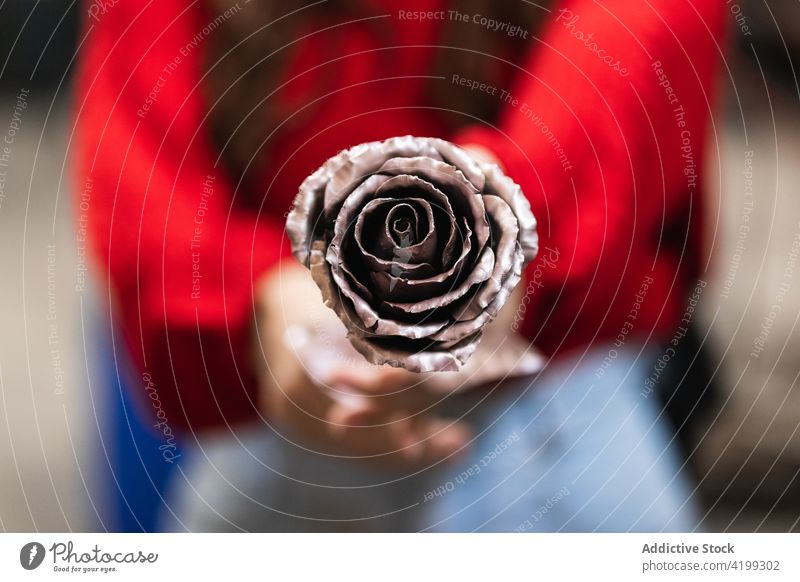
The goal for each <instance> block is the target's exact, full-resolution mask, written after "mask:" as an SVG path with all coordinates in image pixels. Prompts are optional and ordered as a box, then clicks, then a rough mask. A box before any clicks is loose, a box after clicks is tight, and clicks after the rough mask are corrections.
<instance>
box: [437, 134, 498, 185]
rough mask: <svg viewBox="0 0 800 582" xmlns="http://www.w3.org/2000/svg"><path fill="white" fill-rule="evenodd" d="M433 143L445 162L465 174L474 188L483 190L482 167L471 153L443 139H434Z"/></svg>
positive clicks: (484, 180)
mask: <svg viewBox="0 0 800 582" xmlns="http://www.w3.org/2000/svg"><path fill="white" fill-rule="evenodd" d="M433 145H434V147H435V148H436V149H437V150H438V151H439V153H440V154H441V156H442V159H443V160H444V161H445V162H446V163H448V164H450V165H451V166H455V167H456V168H458V169H459V170H460V171H461V172H462V173H463V174H464V176H466V178H467V180H469V181H470V182H471V183H472V185H473V186H475V189H476V190H478V191H479V192H483V188H484V185H485V183H486V178H485V177H484V175H483V169H482V168H481V166H480V164H479V163H478V162H476V161H475V159H474V158H473V157H472V156H471V155H469V154H468V153H467V152H466V151H464V150H463V149H461V148H460V147H458V146H457V145H455V144H452V143H450V142H449V141H444V140H443V139H434V140H433Z"/></svg>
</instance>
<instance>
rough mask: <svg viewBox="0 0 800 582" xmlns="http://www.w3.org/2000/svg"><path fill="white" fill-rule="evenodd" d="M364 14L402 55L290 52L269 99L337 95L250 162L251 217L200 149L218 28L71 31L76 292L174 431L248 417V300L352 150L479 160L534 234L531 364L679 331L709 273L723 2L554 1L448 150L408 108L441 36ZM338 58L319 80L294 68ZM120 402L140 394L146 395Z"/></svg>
mask: <svg viewBox="0 0 800 582" xmlns="http://www.w3.org/2000/svg"><path fill="white" fill-rule="evenodd" d="M376 1H377V0H376ZM378 4H379V5H380V6H383V7H385V10H384V13H385V14H388V15H389V16H388V17H387V20H389V19H391V23H392V26H393V27H394V30H395V31H396V32H397V34H396V37H397V38H398V39H400V43H401V44H403V45H414V46H413V47H411V46H408V47H407V48H403V47H400V48H395V49H392V50H391V58H390V59H388V60H387V59H386V58H381V57H379V53H384V52H385V51H374V52H369V50H368V49H370V48H375V47H376V46H377V44H376V43H378V42H379V40H377V39H376V38H375V36H374V28H373V27H370V26H369V25H367V24H364V23H360V24H359V23H355V24H351V25H348V26H347V27H346V29H345V30H344V31H342V30H339V31H338V32H335V31H331V32H328V33H321V34H317V35H313V36H311V37H309V38H308V39H307V40H306V41H303V44H302V46H301V48H300V50H299V51H298V53H297V56H296V58H295V59H294V60H293V62H292V63H291V65H290V67H289V70H288V71H287V72H286V78H287V79H290V78H292V77H295V76H296V77H297V78H296V79H295V80H294V81H292V82H291V83H290V84H289V85H288V86H287V87H286V90H285V91H286V95H287V96H290V97H291V99H292V100H294V101H297V100H298V99H299V100H300V101H301V102H302V100H303V99H304V98H306V96H308V97H309V98H316V97H319V91H318V87H319V86H320V83H322V81H321V79H322V77H324V79H325V83H328V84H330V83H331V78H333V83H334V87H333V92H330V91H327V90H326V93H328V92H330V94H329V95H328V96H327V97H325V98H324V99H323V101H321V102H320V104H319V105H318V106H316V107H314V109H313V113H312V120H311V121H310V122H309V123H307V124H304V125H302V126H301V127H297V128H293V129H292V131H291V132H288V133H285V134H284V135H281V136H280V137H279V138H277V139H276V140H273V141H272V142H271V143H268V144H267V147H266V149H265V155H266V156H269V164H268V167H269V168H270V173H269V174H268V176H267V177H266V178H265V179H264V184H263V195H264V205H263V211H261V212H258V211H255V210H253V206H252V205H245V204H240V201H239V200H236V199H235V198H236V197H234V195H233V185H232V184H231V182H230V181H229V179H228V177H227V176H226V174H225V172H224V171H223V170H222V169H221V167H218V166H215V162H216V157H217V152H216V151H215V150H214V148H213V147H212V145H211V144H210V141H209V133H208V128H207V119H206V112H207V104H206V103H205V101H204V98H203V92H202V79H201V77H202V75H203V51H204V50H205V49H206V46H207V42H206V40H207V38H208V37H209V35H212V34H214V30H213V29H214V26H213V24H211V25H210V23H213V21H214V19H215V18H217V16H219V15H216V14H210V13H208V12H207V11H206V9H205V8H204V7H203V5H202V4H201V3H199V2H198V1H197V0H194V1H190V2H186V1H184V0H160V1H158V2H153V1H151V2H145V3H137V2H119V3H117V4H114V5H109V6H108V7H107V8H106V9H105V11H104V12H103V13H101V14H95V18H90V19H88V20H87V27H86V39H85V42H84V44H83V47H82V64H81V66H80V71H79V75H78V78H77V92H76V95H77V97H76V102H75V112H76V119H75V128H76V131H77V145H78V147H77V148H76V153H77V162H78V164H77V168H78V172H77V176H76V178H77V182H78V183H79V184H80V188H79V192H82V191H83V185H84V184H85V183H86V181H87V180H91V181H92V189H91V199H90V201H89V204H88V205H87V204H85V202H86V199H85V197H84V198H83V202H84V204H83V205H82V207H81V214H83V215H84V216H83V217H82V219H85V221H86V222H85V223H83V224H86V225H87V226H88V231H89V240H90V244H91V246H92V249H93V251H94V255H95V256H96V258H97V261H96V263H95V265H96V269H95V272H94V273H93V274H94V275H95V278H96V279H99V280H101V281H102V284H103V289H104V291H106V292H107V294H108V297H109V299H110V305H111V306H112V309H111V315H112V318H113V323H114V329H115V330H117V331H118V332H120V333H122V334H123V336H124V338H125V339H126V345H127V346H128V348H129V350H130V353H131V354H132V356H133V359H134V361H135V362H136V364H137V365H138V366H139V368H140V371H141V372H142V374H148V376H145V378H146V379H147V380H148V382H151V383H152V385H153V386H154V388H155V393H157V395H158V398H159V402H160V405H161V408H160V410H162V411H163V412H160V413H159V414H160V415H162V416H166V419H167V420H168V421H169V422H170V423H172V424H174V425H176V426H184V427H187V426H188V427H191V428H192V429H201V428H206V427H212V426H218V425H221V424H224V423H233V422H237V421H241V420H244V419H247V418H249V417H252V416H254V415H255V414H257V409H256V405H255V399H254V393H255V390H256V382H255V378H254V375H253V372H252V370H251V366H250V363H249V360H250V357H251V348H250V345H249V344H250V341H251V338H250V333H251V329H252V325H253V322H254V310H253V304H254V301H253V283H254V281H255V280H256V279H257V278H258V277H260V276H261V275H263V274H264V272H265V271H266V270H267V269H269V268H270V267H271V266H273V265H275V264H276V262H277V261H279V260H281V259H282V258H284V257H286V256H288V244H287V240H286V237H285V233H284V229H283V221H284V216H285V213H286V211H287V210H288V208H289V206H290V204H291V200H292V198H293V196H294V194H295V193H296V191H297V187H298V185H299V184H300V182H301V181H302V179H303V178H304V177H305V176H306V175H307V174H308V173H310V172H311V171H313V170H314V169H315V168H317V167H318V166H319V165H320V164H321V163H322V162H323V161H324V160H325V159H327V158H328V157H329V156H331V155H333V154H335V153H336V152H337V151H339V150H340V149H342V148H345V147H348V146H351V145H354V144H357V143H360V142H363V141H367V140H377V139H384V138H387V137H391V136H395V135H404V134H414V135H421V136H439V137H444V138H446V139H451V140H454V141H458V142H461V143H475V144H479V145H482V146H484V147H486V148H488V149H489V150H491V151H492V152H494V153H495V155H496V156H497V157H498V158H499V159H500V160H501V161H502V163H503V165H504V166H505V169H506V172H507V173H508V174H509V175H510V176H511V177H513V178H514V180H516V181H517V182H518V183H519V184H520V185H521V186H522V188H523V190H524V192H525V193H526V195H527V196H528V197H529V199H530V201H531V204H532V206H533V209H534V212H535V214H536V216H537V218H538V220H539V229H540V237H541V245H542V251H541V253H540V258H539V259H538V260H537V261H534V263H533V264H532V265H531V266H530V267H529V269H528V272H527V281H526V283H525V284H526V288H527V291H528V293H527V297H526V300H525V303H524V305H525V309H524V311H525V320H524V324H523V325H522V328H521V331H522V333H524V334H525V335H526V336H528V337H529V338H531V339H532V340H533V341H534V342H535V343H536V344H537V345H538V346H539V347H540V348H542V349H543V350H544V351H545V352H547V353H548V354H556V353H558V352H560V351H563V350H566V349H569V348H574V347H580V346H585V345H588V344H591V343H594V342H598V341H605V342H608V341H614V339H615V338H617V337H618V336H620V334H621V333H622V334H623V335H624V336H625V338H626V340H625V341H630V339H628V338H630V337H632V336H638V337H640V338H653V337H655V338H658V337H661V336H663V335H664V334H667V333H671V331H672V329H674V327H675V325H676V324H677V323H678V322H679V321H680V319H681V314H682V313H683V309H684V303H685V299H686V296H687V290H688V289H689V288H690V287H691V286H693V284H694V283H693V280H694V279H695V278H696V277H697V276H699V273H700V270H701V269H703V268H705V262H704V255H703V254H702V253H701V252H700V249H701V244H700V243H701V241H700V238H699V234H700V230H701V216H702V207H703V200H702V197H703V193H702V184H701V183H702V177H703V168H704V163H703V158H705V157H707V156H706V153H707V152H706V144H707V143H713V141H712V140H710V139H708V138H709V131H708V130H709V129H710V128H711V127H712V126H711V116H710V112H711V108H712V105H713V103H714V100H713V90H712V89H713V85H714V78H715V73H716V71H717V68H718V63H719V62H720V51H721V49H720V42H721V41H720V39H721V37H722V36H723V24H724V22H723V16H724V10H723V9H722V4H721V3H720V2H718V0H650V2H631V1H630V0H618V1H613V0H600V1H595V0H573V1H567V2H563V3H561V4H559V5H558V6H557V7H556V9H555V10H553V13H552V15H551V16H550V17H549V18H548V21H547V23H546V25H545V28H544V29H543V30H542V31H541V33H540V34H539V35H538V37H537V38H534V39H532V40H531V43H530V47H531V48H530V55H529V56H528V57H527V58H526V59H525V61H524V62H520V63H519V68H518V69H517V70H516V73H515V75H514V76H515V79H514V81H513V83H512V84H510V85H509V87H510V90H509V91H508V92H506V93H503V92H502V89H503V88H498V90H497V92H496V96H497V98H498V99H501V100H502V101H503V102H504V105H503V108H502V111H501V115H500V119H499V122H498V125H497V127H490V126H481V125H476V126H475V127H472V128H470V129H468V130H466V131H465V132H464V133H461V134H459V135H456V136H453V135H447V134H446V133H445V132H444V130H443V129H442V127H441V124H440V123H439V121H438V119H437V113H436V111H435V110H433V109H430V108H426V107H421V106H420V105H424V104H425V103H424V95H426V94H427V92H426V90H425V89H426V87H425V84H426V83H431V82H438V83H443V82H453V79H448V80H431V79H430V78H425V77H426V76H429V75H431V74H432V73H431V71H430V69H429V65H430V62H431V61H432V60H433V54H434V50H435V49H434V48H431V47H430V46H428V45H435V44H436V43H437V37H438V35H439V33H440V30H441V27H440V23H438V22H437V21H435V20H423V21H414V22H410V21H408V20H407V19H403V18H400V16H399V10H409V11H411V10H419V9H430V10H440V9H442V8H444V7H445V4H446V3H445V2H444V1H443V0H439V1H427V2H426V1H423V0H413V1H404V2H399V1H397V0H380V1H379V2H378ZM246 9H247V5H246V4H241V10H243V11H244V10H246ZM475 26H476V27H480V26H482V25H481V23H480V19H478V21H477V22H476V23H475ZM321 27H324V23H322V25H321ZM483 33H484V34H503V32H502V31H497V32H493V31H491V30H488V29H487V30H483ZM333 34H336V35H337V36H336V37H335V39H334V38H333V37H332V36H331V35H333ZM331 46H336V47H337V49H336V54H335V55H334V54H331ZM345 55H350V56H345ZM339 56H345V57H344V58H342V59H339V60H337V61H336V64H335V65H329V66H335V67H336V68H335V74H334V75H330V74H328V73H329V72H330V71H328V72H325V67H321V68H316V69H311V70H309V69H310V68H311V67H314V66H315V65H316V64H319V63H322V62H324V61H326V60H329V59H331V58H334V57H339ZM387 62H388V63H389V65H388V68H387ZM298 75H299V76H298ZM399 77H403V79H398V78H399ZM457 81H458V80H456V82H457ZM326 87H327V86H326ZM339 89H340V90H339ZM464 90H465V91H469V88H466V87H465V88H464ZM288 98H289V97H287V99H288ZM87 206H88V207H87ZM256 207H258V206H256ZM623 330H624V332H623ZM131 384H132V386H133V387H134V389H135V390H137V391H139V392H141V393H142V395H144V394H145V391H144V387H145V385H146V384H147V383H145V382H132V383H131ZM151 392H152V390H151ZM147 409H148V410H155V409H150V408H149V407H148V408H147ZM160 420H164V418H161V419H160Z"/></svg>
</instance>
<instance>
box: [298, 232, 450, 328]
mask: <svg viewBox="0 0 800 582" xmlns="http://www.w3.org/2000/svg"><path fill="white" fill-rule="evenodd" d="M328 250H329V251H330V249H328ZM328 256H329V253H323V252H322V250H321V247H320V248H316V249H314V250H312V251H311V253H310V261H309V263H310V269H311V275H312V277H313V279H314V281H315V282H316V283H317V286H319V288H320V290H321V291H322V298H323V301H324V303H325V305H327V306H328V307H330V308H331V309H333V310H334V311H335V312H336V314H337V315H338V316H339V318H340V319H341V320H342V321H343V322H345V325H346V326H347V329H348V330H349V332H351V333H354V332H357V333H359V334H362V335H363V334H366V335H370V336H372V335H380V336H398V337H405V338H410V339H419V338H426V337H429V336H431V335H432V334H434V333H436V332H438V331H439V330H441V329H442V328H443V327H444V326H445V325H447V322H446V321H442V322H435V321H431V322H430V323H424V321H422V322H418V323H414V324H408V323H404V322H401V321H394V320H392V319H388V318H384V317H379V316H378V314H377V313H375V312H374V310H373V309H372V308H371V307H370V306H369V304H368V303H367V302H366V301H365V300H364V299H363V298H362V297H361V296H359V295H358V294H354V293H352V290H351V289H350V286H349V284H344V285H343V284H342V282H341V279H340V276H338V275H337V274H335V273H334V272H333V271H332V270H331V269H330V263H329V262H328ZM340 268H341V265H340ZM334 283H335V285H334ZM343 297H344V298H346V299H347V300H349V302H348V301H347V300H343ZM367 321H372V322H373V323H371V324H367V323H366V322H367ZM348 337H349V336H348Z"/></svg>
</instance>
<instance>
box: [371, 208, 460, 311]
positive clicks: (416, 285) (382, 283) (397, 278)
mask: <svg viewBox="0 0 800 582" xmlns="http://www.w3.org/2000/svg"><path fill="white" fill-rule="evenodd" d="M462 220H463V222H464V224H463V231H459V232H463V235H462V238H461V241H460V242H461V254H460V255H459V257H458V259H456V261H455V262H454V263H453V265H452V266H451V267H450V268H449V269H447V270H446V271H444V272H441V273H438V274H436V275H431V276H429V277H426V278H422V279H408V278H407V277H403V275H402V274H401V273H395V272H388V273H387V272H385V271H379V272H373V273H370V277H371V278H372V282H373V284H374V285H375V287H376V291H377V292H378V293H379V294H380V295H381V296H382V297H383V298H384V299H390V300H393V301H398V300H400V301H401V302H407V301H418V300H420V299H421V298H424V297H425V296H427V297H431V296H435V295H437V294H440V293H442V292H443V291H444V290H445V289H446V288H452V287H453V286H454V285H455V284H456V283H457V281H458V280H459V276H460V275H462V274H463V271H464V265H465V262H466V261H467V257H468V256H469V254H470V251H471V250H472V231H471V230H470V228H469V226H468V225H467V222H466V219H462ZM402 295H405V297H402ZM396 296H400V297H399V298H397V297H396Z"/></svg>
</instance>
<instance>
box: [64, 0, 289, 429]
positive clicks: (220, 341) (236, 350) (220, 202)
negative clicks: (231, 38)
mask: <svg viewBox="0 0 800 582" xmlns="http://www.w3.org/2000/svg"><path fill="white" fill-rule="evenodd" d="M198 6H199V5H198V3H189V4H188V6H187V4H186V3H184V2H180V1H178V0H167V1H161V2H158V3H150V4H148V5H147V7H145V8H142V7H141V6H139V5H138V4H136V3H129V2H121V3H118V4H115V5H113V6H111V7H109V8H108V9H107V10H106V11H105V12H104V13H102V14H98V15H97V17H96V18H90V19H88V20H87V25H88V26H87V27H86V35H87V36H86V40H85V42H84V45H83V47H82V53H83V54H82V57H83V63H82V68H81V71H80V73H79V76H78V80H77V91H76V94H77V99H76V104H75V107H76V118H75V124H76V125H75V128H76V132H77V139H78V142H77V143H78V146H79V147H78V148H77V150H76V151H77V158H78V159H77V162H78V164H77V167H78V168H79V169H78V173H79V175H78V176H77V178H78V181H79V183H80V184H81V190H85V188H84V184H85V183H87V182H88V183H89V184H91V195H90V196H91V198H90V200H89V203H88V205H87V204H84V205H82V206H81V211H80V212H81V213H82V214H85V217H81V219H82V220H84V218H85V221H86V222H85V224H86V225H87V229H88V238H89V242H90V245H91V247H92V249H93V251H94V254H95V255H96V257H97V258H98V259H99V260H98V266H100V267H101V269H102V271H101V272H102V274H101V275H99V276H96V277H95V279H96V280H98V279H101V278H102V280H103V281H105V285H104V289H105V291H106V292H108V294H109V296H110V298H111V300H112V302H115V303H116V304H117V305H116V307H118V309H115V310H114V311H112V315H117V316H118V317H117V318H115V319H114V321H113V322H112V324H113V329H114V330H115V332H120V331H121V332H122V334H123V335H124V337H125V339H126V340H127V345H128V347H129V349H130V351H131V353H132V354H133V356H134V360H135V362H136V363H137V364H138V367H139V369H140V371H141V373H142V374H143V375H144V374H148V376H144V377H145V378H146V379H148V380H149V382H152V387H151V389H149V390H145V387H146V385H147V384H148V382H144V381H140V380H138V379H135V380H134V381H133V382H131V384H132V385H133V387H134V389H135V391H140V392H141V396H142V397H143V398H147V397H148V396H149V397H150V399H151V400H152V404H153V407H152V408H150V406H149V405H148V406H147V408H146V409H147V410H150V411H151V412H152V414H153V415H154V418H156V419H157V421H158V422H160V423H161V424H160V425H159V426H160V427H162V428H165V427H170V428H175V429H177V428H178V427H184V428H185V427H191V429H200V428H203V427H209V426H214V425H221V424H224V423H232V422H235V421H237V420H240V419H242V418H246V417H248V416H251V415H253V414H255V411H256V408H255V402H254V391H255V379H254V376H253V373H252V371H251V366H250V363H249V360H250V358H251V354H252V352H251V348H250V330H251V325H252V321H253V307H252V306H253V295H252V293H253V281H254V279H255V278H256V277H258V276H259V275H260V274H261V273H263V272H264V270H265V269H267V268H268V267H269V266H270V265H272V264H274V263H275V262H276V261H278V260H279V258H280V257H282V256H283V255H285V254H288V248H287V245H286V242H285V241H284V235H283V226H282V225H283V220H282V216H283V212H284V211H285V210H287V209H272V212H273V214H275V216H270V215H266V214H262V215H260V216H258V215H257V214H256V213H254V212H252V211H244V210H241V209H239V208H238V205H237V203H236V201H235V195H234V189H233V187H232V184H231V182H230V181H229V178H228V177H227V176H226V175H225V172H224V171H223V170H222V168H221V167H217V166H215V162H216V159H215V156H214V150H213V149H212V147H211V145H210V144H209V143H208V141H207V140H208V137H207V131H206V128H205V127H204V123H205V120H204V115H205V112H206V107H205V104H204V100H203V98H202V95H201V92H200V91H199V82H200V78H201V71H202V60H201V59H202V50H201V49H202V47H203V42H204V40H205V38H206V36H207V34H210V32H211V28H209V27H213V26H214V25H213V20H214V19H213V18H211V17H206V16H205V15H204V12H203V11H202V10H200V9H199V8H198ZM149 402H150V401H149V400H148V403H149Z"/></svg>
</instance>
